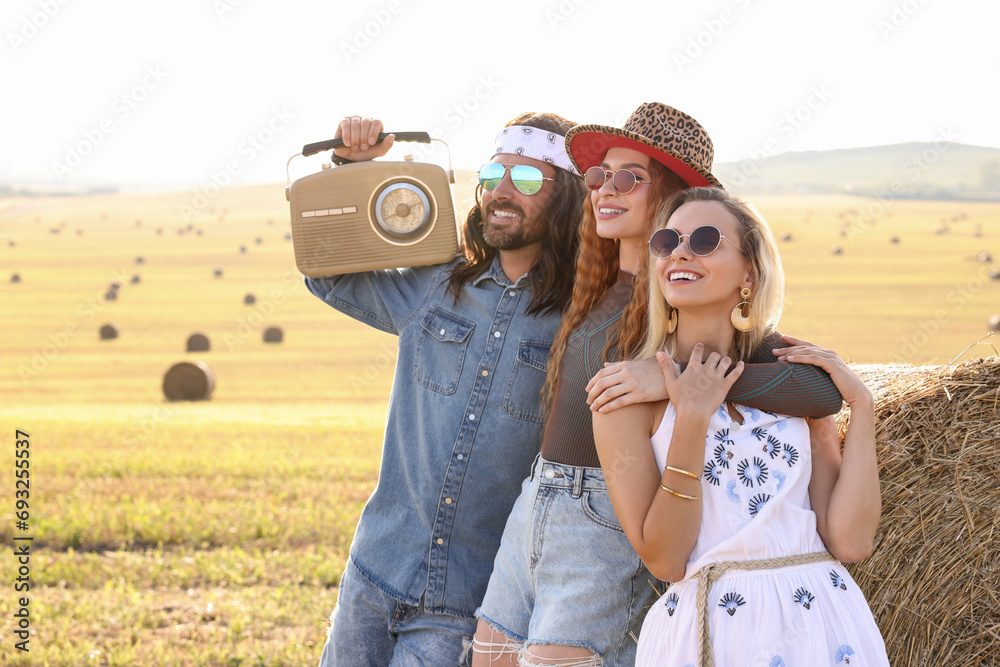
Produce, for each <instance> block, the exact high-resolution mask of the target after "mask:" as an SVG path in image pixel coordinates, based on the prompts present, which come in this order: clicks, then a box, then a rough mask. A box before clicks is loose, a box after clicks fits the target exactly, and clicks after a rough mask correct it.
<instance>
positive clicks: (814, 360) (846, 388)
mask: <svg viewBox="0 0 1000 667" xmlns="http://www.w3.org/2000/svg"><path fill="white" fill-rule="evenodd" d="M782 338H783V339H784V340H785V343H787V345H788V346H787V347H779V348H775V350H774V356H776V357H777V358H778V360H779V361H787V362H788V363H790V364H812V365H813V366H819V367H820V368H822V369H823V370H825V371H826V372H827V373H829V374H830V379H831V380H833V383H834V384H835V385H837V390H838V391H840V395H841V396H843V397H844V401H846V402H847V404H848V405H850V406H851V407H852V408H853V407H855V406H859V407H860V406H862V405H871V406H874V403H875V399H874V397H873V396H872V392H871V390H870V389H869V388H868V386H867V385H866V384H865V383H864V380H862V379H861V378H860V377H859V376H858V374H857V373H855V372H854V371H853V370H851V367H850V366H848V365H847V363H846V362H845V361H844V360H843V359H841V358H840V355H838V354H837V353H836V352H834V351H833V350H828V349H826V348H824V347H820V346H818V345H815V344H813V343H810V342H809V341H806V340H802V339H800V338H793V337H792V336H782Z"/></svg>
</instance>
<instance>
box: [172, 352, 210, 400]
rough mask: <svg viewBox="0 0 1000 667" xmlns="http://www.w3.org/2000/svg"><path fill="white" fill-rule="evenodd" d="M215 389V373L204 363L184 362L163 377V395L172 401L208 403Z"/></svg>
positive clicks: (176, 365) (175, 365)
mask: <svg viewBox="0 0 1000 667" xmlns="http://www.w3.org/2000/svg"><path fill="white" fill-rule="evenodd" d="M214 389H215V373H213V372H212V369H211V368H209V366H208V364H206V363H205V362H204V361H182V362H180V363H178V364H174V365H173V366H171V367H170V370H168V371H167V373H166V375H164V376H163V395H164V396H166V397H167V400H170V401H206V400H208V398H209V397H210V396H211V395H212V391H213V390H214Z"/></svg>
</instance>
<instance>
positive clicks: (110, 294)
mask: <svg viewBox="0 0 1000 667" xmlns="http://www.w3.org/2000/svg"><path fill="white" fill-rule="evenodd" d="M104 300H105V301H117V300H118V292H116V291H115V290H113V289H109V290H108V291H107V292H105V293H104Z"/></svg>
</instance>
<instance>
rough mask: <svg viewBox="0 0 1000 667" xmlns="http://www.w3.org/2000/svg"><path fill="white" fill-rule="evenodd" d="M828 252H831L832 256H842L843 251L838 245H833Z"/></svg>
mask: <svg viewBox="0 0 1000 667" xmlns="http://www.w3.org/2000/svg"><path fill="white" fill-rule="evenodd" d="M830 252H832V253H833V254H834V255H843V254H844V249H843V248H841V247H840V246H839V245H835V246H833V247H832V248H830Z"/></svg>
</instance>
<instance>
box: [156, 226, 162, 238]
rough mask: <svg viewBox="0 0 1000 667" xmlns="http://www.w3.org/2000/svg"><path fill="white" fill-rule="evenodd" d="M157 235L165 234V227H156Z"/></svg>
mask: <svg viewBox="0 0 1000 667" xmlns="http://www.w3.org/2000/svg"><path fill="white" fill-rule="evenodd" d="M156 235H157V236H163V228H162V227H157V229H156Z"/></svg>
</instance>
